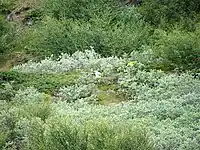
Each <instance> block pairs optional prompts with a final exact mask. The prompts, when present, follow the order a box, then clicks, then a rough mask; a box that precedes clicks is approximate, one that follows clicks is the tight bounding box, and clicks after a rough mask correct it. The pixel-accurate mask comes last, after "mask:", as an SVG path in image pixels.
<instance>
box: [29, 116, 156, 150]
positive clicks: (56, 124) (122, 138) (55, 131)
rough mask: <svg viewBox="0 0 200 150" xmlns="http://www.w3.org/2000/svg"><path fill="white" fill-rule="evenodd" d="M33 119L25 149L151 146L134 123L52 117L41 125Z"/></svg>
mask: <svg viewBox="0 0 200 150" xmlns="http://www.w3.org/2000/svg"><path fill="white" fill-rule="evenodd" d="M36 121H37V120H33V121H30V125H29V126H30V131H31V132H29V135H28V136H29V139H28V140H29V141H30V142H28V143H27V148H28V149H31V150H32V149H33V150H34V149H38V148H41V147H43V149H45V150H47V149H48V150H58V149H66V150H93V149H95V150H101V149H105V150H116V149H119V150H129V149H135V150H139V149H150V150H151V149H152V150H153V149H155V148H154V145H153V144H152V142H151V140H149V137H148V135H147V133H146V130H145V129H143V128H141V127H138V126H130V125H123V124H121V123H117V124H114V123H112V122H110V121H107V120H105V119H99V120H88V121H84V122H83V123H79V122H76V121H73V120H70V118H57V117H56V118H51V119H49V120H47V122H46V123H45V124H44V125H42V124H41V123H42V122H41V121H39V120H38V121H37V122H36ZM34 122H35V123H34ZM40 124H41V125H42V126H41V125H40ZM37 126H39V128H38V127H37ZM38 135H39V136H38Z"/></svg>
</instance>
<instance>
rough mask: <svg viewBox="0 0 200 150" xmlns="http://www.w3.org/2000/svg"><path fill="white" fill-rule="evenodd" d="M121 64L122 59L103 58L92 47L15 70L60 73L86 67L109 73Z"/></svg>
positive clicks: (30, 62) (29, 63) (17, 67)
mask: <svg viewBox="0 0 200 150" xmlns="http://www.w3.org/2000/svg"><path fill="white" fill-rule="evenodd" d="M121 64H123V60H122V59H119V58H117V57H108V58H102V57H100V55H98V54H97V53H95V52H94V49H93V47H91V50H86V51H85V52H80V51H77V52H75V53H74V54H72V55H68V54H63V55H61V56H60V57H59V58H58V60H53V59H52V58H51V57H50V58H46V59H45V60H42V61H41V62H39V63H37V62H32V61H29V62H28V63H25V64H22V65H19V66H15V67H14V68H13V70H16V71H21V72H38V73H60V72H68V71H71V70H74V69H83V68H86V69H92V70H99V71H103V72H105V73H109V72H110V71H112V69H114V68H116V67H119V66H120V65H121Z"/></svg>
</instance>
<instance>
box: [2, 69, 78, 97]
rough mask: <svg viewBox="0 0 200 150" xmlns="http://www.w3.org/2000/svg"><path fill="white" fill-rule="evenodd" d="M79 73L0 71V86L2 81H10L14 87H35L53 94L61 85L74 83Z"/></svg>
mask: <svg viewBox="0 0 200 150" xmlns="http://www.w3.org/2000/svg"><path fill="white" fill-rule="evenodd" d="M79 76H80V73H78V72H69V73H62V74H34V73H19V72H14V71H10V72H1V73H0V79H1V82H0V84H1V87H2V86H3V85H2V84H3V83H7V82H10V83H12V86H13V88H14V89H19V88H23V87H24V88H25V87H31V86H32V87H35V88H36V89H38V91H40V92H45V93H47V94H54V92H56V90H57V89H59V88H60V87H62V86H67V85H71V84H74V83H75V82H76V80H77V79H78V78H79Z"/></svg>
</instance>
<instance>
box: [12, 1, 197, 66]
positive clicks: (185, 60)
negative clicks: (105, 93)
mask: <svg viewBox="0 0 200 150" xmlns="http://www.w3.org/2000/svg"><path fill="white" fill-rule="evenodd" d="M197 3H198V2H197V1H180V0H177V1H152V0H146V1H144V2H143V3H142V4H141V5H139V6H136V7H134V6H129V5H128V6H125V5H124V4H123V3H122V2H120V1H113V0H111V1H104V0H100V1H98V2H94V1H92V0H84V1H82V0H81V1H80V0H73V1H66V0H61V1H60V0H58V1H57V0H50V1H49V0H48V1H43V3H42V4H41V6H40V7H38V12H39V13H41V14H42V15H40V16H44V17H43V18H41V19H42V21H41V22H39V23H36V24H35V25H34V26H33V27H32V28H28V29H26V30H25V32H24V33H23V34H22V35H21V36H20V37H19V38H18V40H17V41H18V42H16V45H17V46H16V49H18V50H22V49H23V50H25V51H26V52H28V53H34V54H35V53H39V54H40V55H39V56H41V57H43V58H44V56H50V55H51V54H54V55H55V56H59V55H60V54H61V53H62V52H64V53H70V54H72V53H74V52H75V51H77V50H81V51H83V50H85V49H87V48H88V47H89V46H93V47H94V48H95V51H96V52H98V53H100V54H102V55H103V56H111V55H117V56H122V55H123V54H124V53H128V54H130V53H131V52H136V51H139V52H144V51H146V50H147V49H148V48H150V49H152V50H153V55H154V56H155V57H160V59H163V61H162V62H161V63H160V62H159V64H152V65H151V66H154V67H153V68H158V69H163V70H173V69H175V68H179V69H184V70H185V69H194V68H197V66H198V62H199V61H198V60H199V53H200V50H199V46H198V43H199V37H198V33H199V24H198V17H199V5H198V4H197ZM77 6H78V7H77ZM66 8H69V9H66ZM152 63H153V62H152Z"/></svg>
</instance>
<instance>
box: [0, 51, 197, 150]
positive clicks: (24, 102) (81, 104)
mask: <svg viewBox="0 0 200 150" xmlns="http://www.w3.org/2000/svg"><path fill="white" fill-rule="evenodd" d="M75 54H76V55H75ZM75 54H74V55H72V56H69V55H66V54H63V55H62V56H61V57H60V58H59V59H58V60H50V61H46V62H45V63H44V62H43V61H42V62H40V63H35V62H29V63H27V64H24V65H20V66H16V67H15V68H14V70H17V71H22V72H35V73H38V72H43V73H52V72H65V71H66V72H68V71H70V70H72V68H73V69H79V71H80V72H81V73H80V74H81V77H80V79H78V80H77V82H76V84H75V85H71V86H65V87H61V88H60V89H59V90H58V91H56V93H55V94H54V95H53V96H55V97H51V96H49V95H46V94H43V93H39V92H38V91H37V90H36V89H34V88H31V87H30V88H27V89H25V90H19V91H17V92H16V94H15V96H14V97H13V98H11V102H5V103H2V105H0V106H1V107H2V111H1V112H2V113H1V116H0V117H1V119H0V120H2V121H1V124H2V125H3V128H2V129H1V131H3V132H2V133H3V134H2V135H1V136H2V137H3V138H2V139H3V140H1V141H5V140H4V138H5V139H7V138H6V137H10V136H11V135H12V138H9V140H8V141H9V142H11V143H12V144H11V145H12V146H17V147H20V148H21V147H23V148H25V149H32V150H35V149H40V148H41V149H44V150H56V149H66V148H69V149H72V150H73V149H87V150H90V149H106V150H107V149H108V150H112V149H113V150H116V149H123V150H126V149H127V150H128V149H131V148H130V147H134V149H154V148H156V149H178V150H182V149H184V150H190V149H199V132H200V131H199V126H200V124H199V117H200V113H199V112H200V109H199V108H200V105H199V101H200V99H199V97H200V94H199V93H200V88H199V87H200V80H199V79H197V78H196V79H195V78H194V77H193V76H191V75H190V74H189V73H182V74H176V73H168V74H167V73H165V72H163V71H158V70H150V69H148V67H147V66H146V65H144V64H145V57H151V52H149V53H132V57H130V58H117V57H109V58H103V57H100V56H99V55H98V54H96V53H94V52H93V51H86V53H82V52H77V53H75ZM142 56H144V60H141V62H144V64H143V63H141V62H140V61H139V58H142ZM156 61H157V60H156ZM158 61H159V60H158ZM61 62H62V63H63V64H62V63H61ZM68 62H71V63H68ZM60 64H62V65H61V67H60V68H59V67H55V66H56V65H60ZM54 65H55V66H54ZM38 66H46V67H44V69H43V68H42V67H40V68H39V67H38ZM47 66H48V67H47ZM51 67H52V68H51ZM62 67H63V68H62ZM65 68H70V69H65ZM94 71H99V72H100V73H101V76H100V77H96V76H95V74H94ZM110 78H112V79H110ZM113 78H114V79H113ZM112 84H113V85H115V88H113V89H112V92H115V94H119V93H123V95H125V96H124V97H123V98H125V101H122V102H120V103H118V104H117V103H115V104H114V103H112V104H109V105H107V106H104V105H100V104H98V100H99V97H98V94H99V91H101V90H102V88H101V87H102V86H103V87H107V86H108V87H109V85H112ZM109 90H110V89H109V88H108V89H106V88H105V89H104V92H109ZM107 98H108V100H107V101H109V96H108V97H107ZM128 100H129V101H128ZM9 104H12V105H9ZM13 113H14V114H13ZM7 120H9V121H10V122H12V124H11V126H10V125H8V124H7V123H8V122H7ZM140 126H141V127H142V128H139V130H135V129H136V128H138V127H140ZM132 127H134V128H133V130H132ZM135 127H136V128H135ZM143 129H145V130H144V132H143ZM16 130H17V132H15V131H16ZM7 133H12V134H8V135H7ZM13 135H14V136H13ZM18 139H20V140H18ZM138 139H140V140H139V141H140V142H138ZM152 140H153V143H155V147H154V146H153V145H152ZM100 141H101V142H100ZM9 142H7V143H9ZM2 143H4V142H2ZM5 145H6V144H4V145H3V146H4V147H6V146H5ZM58 147H59V148H58ZM86 147H87V148H86Z"/></svg>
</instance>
